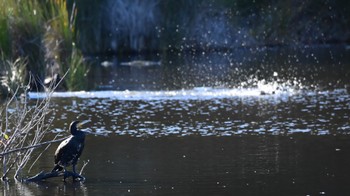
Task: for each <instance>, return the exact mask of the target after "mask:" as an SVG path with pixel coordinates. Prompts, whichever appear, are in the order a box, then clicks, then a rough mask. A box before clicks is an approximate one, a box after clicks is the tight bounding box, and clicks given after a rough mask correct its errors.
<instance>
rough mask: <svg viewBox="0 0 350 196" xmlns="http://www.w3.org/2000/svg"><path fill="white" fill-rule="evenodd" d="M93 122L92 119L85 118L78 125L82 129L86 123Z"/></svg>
mask: <svg viewBox="0 0 350 196" xmlns="http://www.w3.org/2000/svg"><path fill="white" fill-rule="evenodd" d="M89 122H91V120H84V121H81V122H79V123H78V124H77V127H78V128H79V129H80V128H81V127H82V126H83V125H85V124H86V123H89Z"/></svg>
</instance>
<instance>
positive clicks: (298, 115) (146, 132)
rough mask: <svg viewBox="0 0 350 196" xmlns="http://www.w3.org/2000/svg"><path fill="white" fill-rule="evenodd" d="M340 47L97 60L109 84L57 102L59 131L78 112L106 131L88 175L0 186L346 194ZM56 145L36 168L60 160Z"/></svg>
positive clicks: (349, 150) (99, 80)
mask: <svg viewBox="0 0 350 196" xmlns="http://www.w3.org/2000/svg"><path fill="white" fill-rule="evenodd" d="M336 51H337V50H329V49H326V50H319V51H318V52H315V51H309V50H308V51H307V52H306V51H295V50H293V51H289V53H287V54H286V53H283V54H279V52H276V51H275V52H271V51H270V52H269V53H267V54H266V53H261V51H260V52H259V51H250V52H251V53H252V54H256V56H255V57H254V58H251V55H250V58H248V57H244V56H242V55H240V54H230V55H228V56H229V57H227V58H217V55H218V54H217V53H216V54H215V55H216V57H215V55H214V56H210V55H205V54H200V55H199V57H198V56H196V55H195V56H194V57H193V58H190V59H191V60H189V59H188V58H180V60H179V58H174V59H175V60H171V62H172V63H175V65H174V66H169V65H167V66H161V67H147V68H142V67H141V68H140V67H120V66H112V67H104V68H100V69H99V72H95V76H94V78H93V79H94V80H91V81H93V82H92V83H93V84H92V85H93V86H95V87H96V88H105V89H104V90H108V91H89V92H71V93H56V94H54V95H53V96H54V97H53V99H52V103H51V108H52V112H51V118H54V119H55V120H54V124H53V125H52V132H53V133H52V135H51V136H52V137H53V136H54V135H55V134H60V135H61V136H66V135H67V134H68V133H67V132H65V130H66V129H67V127H68V125H69V123H70V122H71V121H72V120H75V119H80V120H87V119H88V120H91V122H90V123H88V124H86V130H87V131H90V132H92V133H98V134H99V135H89V136H88V137H87V141H86V149H85V151H84V153H83V155H82V157H81V160H80V165H79V167H80V166H81V165H82V162H83V161H87V160H89V161H90V162H89V164H88V165H87V167H86V168H85V169H84V173H83V175H84V176H85V177H86V179H87V180H86V182H84V183H73V182H71V181H68V182H67V183H63V182H61V179H50V180H48V181H46V182H43V183H40V184H16V183H13V182H12V183H9V184H4V186H3V187H2V189H1V190H2V192H3V193H4V195H348V194H349V192H350V181H349V180H348V177H349V176H350V167H349V165H350V135H349V133H350V120H349V116H350V94H349V88H348V86H349V84H350V82H349V80H348V76H349V73H350V72H349V69H350V65H349V63H348V62H350V61H348V55H347V54H348V51H347V50H342V51H341V52H336ZM246 52H247V51H246ZM223 55H224V53H220V56H221V57H223ZM207 56H209V58H207ZM224 56H225V55H224ZM253 56H254V55H253ZM282 57H283V58H282ZM176 59H177V61H176ZM230 59H231V60H230ZM167 60H168V61H167V62H168V63H170V60H169V59H167ZM288 62H289V63H288ZM227 63H228V64H227ZM204 65H206V66H204ZM279 65H280V66H279ZM213 69H215V70H214V71H213ZM258 70H260V71H258ZM119 76H120V77H119ZM169 76H174V77H169ZM175 76H176V77H175ZM126 89H128V90H126ZM140 89H142V90H140ZM44 95H45V94H30V97H31V98H32V99H33V103H34V102H35V98H40V97H41V96H44ZM57 145H58V144H56V145H53V146H51V147H50V148H49V150H48V151H47V152H46V153H45V154H44V155H43V158H41V159H40V160H39V161H38V162H37V163H36V165H35V166H34V168H33V169H32V171H30V173H29V174H30V175H32V174H35V173H37V172H39V171H41V170H45V171H49V170H50V169H51V168H52V165H53V164H52V162H53V157H52V156H53V153H54V150H55V148H56V146H57Z"/></svg>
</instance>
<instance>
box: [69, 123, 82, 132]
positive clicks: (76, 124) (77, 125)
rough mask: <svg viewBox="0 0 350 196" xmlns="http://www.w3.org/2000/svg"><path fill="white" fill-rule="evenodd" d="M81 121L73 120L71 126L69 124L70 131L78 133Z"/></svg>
mask: <svg viewBox="0 0 350 196" xmlns="http://www.w3.org/2000/svg"><path fill="white" fill-rule="evenodd" d="M79 123H80V121H73V122H72V123H71V124H70V126H69V131H70V133H71V134H72V135H75V133H77V131H78V128H77V127H79Z"/></svg>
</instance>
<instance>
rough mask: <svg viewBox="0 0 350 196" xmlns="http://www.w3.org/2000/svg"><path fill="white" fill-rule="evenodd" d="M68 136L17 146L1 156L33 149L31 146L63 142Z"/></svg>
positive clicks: (0, 154) (0, 155) (36, 146)
mask: <svg viewBox="0 0 350 196" xmlns="http://www.w3.org/2000/svg"><path fill="white" fill-rule="evenodd" d="M67 138H68V137H64V138H60V139H57V140H52V141H47V142H42V143H39V144H35V145H30V146H26V147H22V148H16V149H13V150H9V151H6V152H3V153H0V157H3V156H5V155H8V154H11V153H14V152H18V151H22V150H28V149H31V148H38V147H40V146H43V145H48V144H52V143H56V142H61V141H63V140H65V139H67Z"/></svg>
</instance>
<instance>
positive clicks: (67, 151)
mask: <svg viewBox="0 0 350 196" xmlns="http://www.w3.org/2000/svg"><path fill="white" fill-rule="evenodd" d="M79 123H80V122H79V121H73V122H72V123H71V124H70V127H69V131H70V133H71V134H72V135H71V136H70V137H69V138H67V139H65V140H64V141H63V142H61V144H60V145H59V146H58V148H57V150H56V152H55V167H54V168H53V170H52V172H55V171H62V170H64V171H66V167H68V166H70V165H72V167H73V173H76V171H75V166H76V164H77V162H78V158H79V157H80V155H81V153H82V152H83V149H84V141H85V132H83V131H80V130H78V128H77V126H79Z"/></svg>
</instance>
